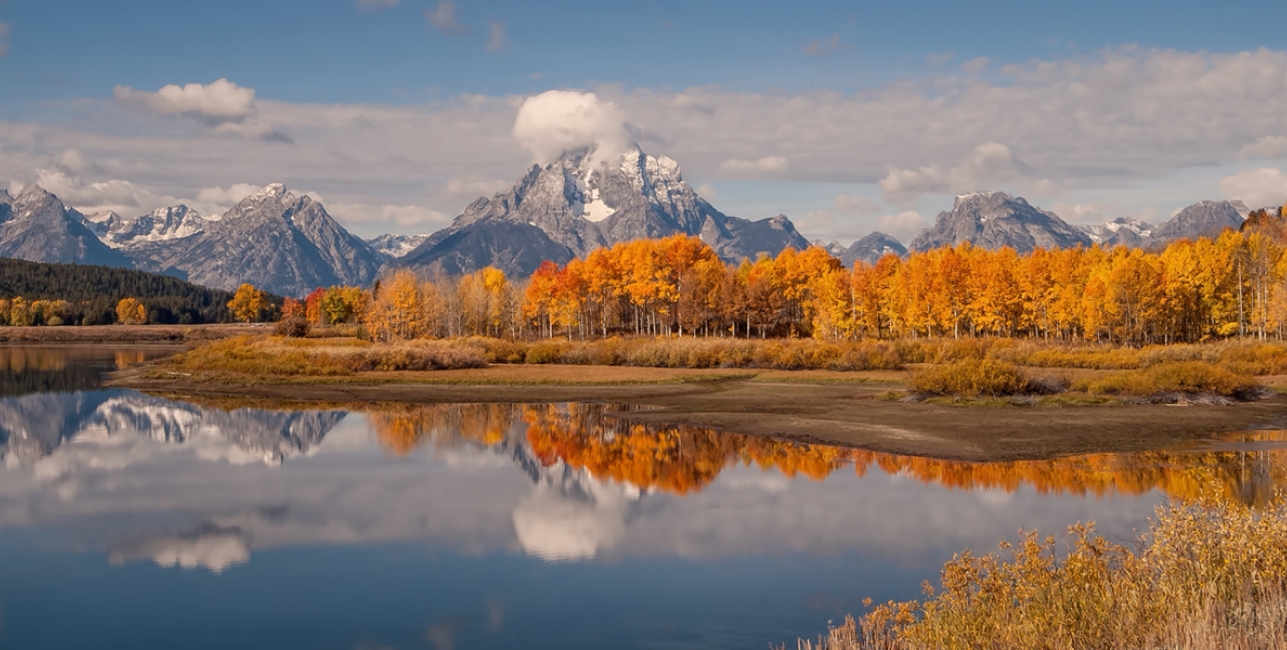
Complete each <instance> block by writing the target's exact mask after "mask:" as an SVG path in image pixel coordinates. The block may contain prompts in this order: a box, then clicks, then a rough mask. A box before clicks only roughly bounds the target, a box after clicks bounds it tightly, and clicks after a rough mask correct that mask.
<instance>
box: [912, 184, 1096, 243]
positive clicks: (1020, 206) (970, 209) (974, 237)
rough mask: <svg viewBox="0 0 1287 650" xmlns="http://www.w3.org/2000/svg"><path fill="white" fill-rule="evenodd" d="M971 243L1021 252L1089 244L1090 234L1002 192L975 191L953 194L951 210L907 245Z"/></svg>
mask: <svg viewBox="0 0 1287 650" xmlns="http://www.w3.org/2000/svg"><path fill="white" fill-rule="evenodd" d="M967 241H968V242H970V243H972V244H974V245H976V246H980V247H982V248H989V249H995V248H1001V247H1003V246H1009V247H1010V248H1013V249H1014V250H1016V251H1018V252H1020V253H1027V252H1030V251H1031V250H1032V249H1034V248H1071V247H1074V246H1079V245H1080V246H1088V245H1090V243H1091V240H1090V237H1089V236H1087V234H1086V233H1084V232H1082V231H1081V230H1079V229H1077V228H1074V227H1073V226H1070V225H1068V224H1067V223H1065V222H1064V220H1063V219H1060V218H1059V216H1058V215H1056V214H1054V213H1053V212H1046V211H1045V210H1041V209H1040V208H1036V207H1034V206H1032V205H1031V204H1029V203H1028V202H1027V201H1026V200H1025V199H1024V198H1023V197H1014V196H1010V195H1009V194H1006V193H1004V192H978V193H975V194H966V195H963V196H958V197H956V201H955V203H954V204H953V205H952V210H951V211H948V212H940V213H939V214H938V218H937V219H935V221H934V226H933V227H932V228H928V229H926V230H924V231H923V232H921V234H920V235H917V237H916V239H915V240H913V241H912V245H911V246H910V247H909V248H910V249H911V250H913V251H925V250H930V249H934V248H939V247H941V246H955V245H956V244H959V243H961V242H967Z"/></svg>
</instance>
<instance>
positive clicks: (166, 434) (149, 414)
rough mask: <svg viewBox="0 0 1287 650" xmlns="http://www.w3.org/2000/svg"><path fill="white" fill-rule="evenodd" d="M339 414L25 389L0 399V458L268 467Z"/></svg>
mask: <svg viewBox="0 0 1287 650" xmlns="http://www.w3.org/2000/svg"><path fill="white" fill-rule="evenodd" d="M343 415H344V414H343V413H341V412H338V411H326V412H299V413H293V412H284V411H264V410H255V409H236V410H233V411H223V410H220V409H205V408H201V407H198V406H195V405H192V404H188V403H184V402H174V401H170V400H166V399H162V398H159V397H151V396H147V395H141V394H139V393H135V392H132V391H120V390H105V391H93V392H87V393H58V394H49V393H44V394H29V395H23V396H21V397H12V398H6V399H0V458H4V460H5V464H13V463H14V462H15V461H17V462H18V463H20V464H21V463H30V464H33V465H35V466H36V471H37V474H38V475H39V476H41V477H43V478H47V479H48V478H54V477H58V476H64V475H68V474H70V473H73V472H74V471H75V469H76V468H77V467H117V468H119V467H125V466H127V465H131V464H133V463H135V462H137V461H138V460H139V459H141V458H145V457H149V456H152V455H155V454H161V453H193V454H195V455H197V456H198V457H200V458H203V459H206V460H222V461H227V462H230V463H233V464H238V465H244V464H250V463H264V464H269V465H276V464H280V463H281V462H282V459H284V458H286V457H287V456H291V455H295V454H299V453H307V452H308V451H309V450H310V449H312V448H314V447H316V446H317V444H318V443H319V442H320V441H321V439H322V436H324V435H326V432H327V431H328V430H329V429H330V428H331V427H333V426H335V423H336V422H338V421H339V419H340V418H342V417H343ZM59 449H61V450H62V451H61V453H58V454H54V453H53V452H54V451H55V450H59Z"/></svg>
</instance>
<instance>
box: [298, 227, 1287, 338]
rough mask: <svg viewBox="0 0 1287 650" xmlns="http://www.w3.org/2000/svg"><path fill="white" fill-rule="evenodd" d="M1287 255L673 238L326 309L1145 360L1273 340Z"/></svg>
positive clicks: (530, 329)
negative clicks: (739, 257) (984, 345)
mask: <svg viewBox="0 0 1287 650" xmlns="http://www.w3.org/2000/svg"><path fill="white" fill-rule="evenodd" d="M1285 251H1287V247H1285V246H1284V244H1283V243H1282V240H1281V239H1280V238H1278V237H1276V236H1274V234H1273V233H1269V232H1264V231H1262V230H1259V229H1251V230H1247V231H1244V232H1236V231H1225V232H1224V233H1223V234H1221V235H1219V236H1218V237H1216V238H1214V239H1210V238H1201V239H1197V240H1193V241H1190V240H1182V241H1177V242H1174V243H1172V244H1170V245H1168V246H1166V247H1165V248H1163V249H1160V250H1150V251H1145V250H1141V249H1128V248H1124V247H1119V248H1113V249H1108V248H1101V247H1099V246H1093V247H1090V248H1073V249H1055V250H1046V249H1037V250H1034V251H1033V252H1031V253H1029V254H1026V255H1021V254H1018V253H1016V252H1015V251H1013V250H1011V249H1008V248H1002V249H1000V250H985V249H982V248H978V247H975V246H971V245H970V244H960V245H958V246H955V247H952V248H940V249H936V250H931V251H927V252H923V253H914V254H911V255H908V256H907V257H905V258H900V257H898V256H896V255H887V256H885V257H884V258H882V259H880V260H879V261H877V262H876V263H875V264H866V263H862V262H859V263H858V264H856V265H855V266H854V267H853V268H844V267H843V266H842V265H841V264H840V262H839V261H838V260H836V259H835V258H834V257H832V256H831V255H830V254H828V253H827V252H826V251H825V250H824V249H822V248H817V247H811V248H809V249H807V250H804V251H795V250H792V249H787V250H784V251H782V253H780V254H779V255H777V256H776V257H770V256H767V255H766V256H761V257H760V258H759V259H756V260H754V261H752V260H744V261H743V262H742V263H740V264H727V263H725V262H723V261H721V260H720V259H719V258H718V256H716V254H715V252H714V251H713V250H712V249H711V248H710V247H708V246H706V245H705V244H704V243H702V242H701V240H700V239H697V238H695V237H685V236H674V237H669V238H666V239H659V240H637V241H632V242H628V243H622V244H618V245H616V246H613V247H612V248H602V249H599V250H596V251H593V252H592V253H590V254H589V255H588V256H587V257H586V258H585V259H575V260H572V261H570V262H568V263H567V264H565V265H562V266H559V265H557V264H554V263H552V262H546V263H545V264H543V265H542V266H541V267H540V268H539V269H537V271H536V273H535V274H534V275H533V276H532V277H531V279H530V280H528V281H527V282H526V283H515V282H511V281H510V280H508V279H507V278H505V277H504V274H503V273H501V272H500V271H498V270H496V269H492V268H487V269H483V270H482V271H479V272H476V273H473V274H470V275H466V276H464V277H462V278H455V279H452V278H444V277H438V278H434V279H431V280H425V279H422V278H418V277H416V276H415V275H414V274H412V273H410V272H408V271H402V272H398V273H395V274H393V275H392V276H389V277H386V278H384V279H383V281H382V282H380V283H377V286H376V287H375V288H374V289H373V291H371V292H370V293H368V294H362V292H360V291H357V290H356V289H353V288H332V289H329V290H326V291H324V292H323V296H329V295H332V294H334V293H337V292H340V291H346V292H348V294H346V295H348V296H349V297H347V298H344V299H343V300H340V299H338V298H337V301H338V302H337V304H342V305H343V309H342V310H340V311H339V312H337V313H339V314H342V318H344V319H348V320H350V321H359V322H361V323H363V324H364V325H365V326H366V329H367V331H368V333H369V334H370V335H371V337H372V338H374V339H377V340H395V339H408V338H416V337H425V336H441V337H447V336H466V335H487V336H512V337H532V336H541V337H567V338H573V339H584V338H592V337H605V336H612V335H662V336H706V337H714V336H723V337H742V338H768V337H788V336H792V337H794V336H800V337H809V336H812V337H816V338H819V339H828V340H859V339H898V338H927V337H930V338H943V337H946V338H963V337H980V336H990V337H1027V338H1039V339H1052V340H1064V341H1074V340H1084V341H1100V342H1105V343H1113V344H1118V345H1145V344H1153V343H1174V342H1194V341H1201V340H1206V339H1211V338H1223V337H1230V336H1239V335H1241V336H1254V337H1257V338H1261V339H1265V338H1270V337H1273V338H1281V337H1282V335H1283V333H1284V331H1285V330H1287V255H1284V252H1285ZM310 299H311V297H310ZM318 300H319V304H320V302H321V300H322V298H320V297H319V299H318ZM309 313H310V319H312V318H314V317H313V315H312V314H313V311H312V309H311V308H310V311H309ZM317 318H318V319H324V320H330V319H331V317H330V316H329V315H326V316H322V315H320V313H319V315H318V316H317Z"/></svg>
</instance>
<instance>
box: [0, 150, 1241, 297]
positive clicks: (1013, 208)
mask: <svg viewBox="0 0 1287 650" xmlns="http://www.w3.org/2000/svg"><path fill="white" fill-rule="evenodd" d="M596 153H597V152H595V151H594V150H592V149H578V150H574V151H569V152H567V153H565V154H563V155H562V156H561V157H559V158H558V159H557V160H555V161H554V162H552V163H549V164H547V165H533V166H532V167H531V168H529V169H528V170H527V172H526V173H525V174H524V175H523V177H522V178H520V179H519V180H518V182H517V183H515V184H514V186H513V187H512V188H510V189H509V190H507V191H505V192H501V193H498V194H495V195H494V196H492V197H490V198H488V197H481V198H479V199H477V200H475V201H474V202H473V203H470V204H469V205H468V206H467V207H466V208H465V210H464V211H463V212H462V213H461V214H460V215H459V216H458V217H456V219H455V220H454V221H453V222H452V223H451V225H450V226H448V227H447V228H444V229H442V230H439V231H437V232H435V233H432V234H422V235H398V234H390V235H381V236H379V237H375V238H373V239H370V240H362V239H360V238H358V237H356V236H354V235H353V234H351V233H349V232H348V231H347V230H345V228H344V227H343V226H342V225H340V224H339V223H338V222H337V221H336V220H335V219H334V218H333V217H331V215H330V214H329V213H328V212H327V211H326V208H325V207H324V206H323V205H322V204H321V203H320V202H319V201H317V200H315V199H313V198H312V197H310V196H307V195H305V196H297V195H295V194H294V193H292V192H290V191H289V190H287V189H286V187H285V186H283V185H281V184H278V183H274V184H270V185H268V186H266V187H264V188H263V189H262V190H260V191H258V192H255V193H253V194H251V195H249V196H247V197H245V198H244V199H242V200H241V201H240V202H239V203H238V204H237V205H235V206H233V207H232V209H230V210H228V211H227V212H225V213H224V214H222V215H213V216H211V215H204V216H203V215H200V214H198V213H197V212H196V211H194V210H192V209H191V208H189V207H187V206H184V205H177V206H172V207H167V208H162V209H159V210H155V211H153V212H150V213H148V214H145V215H141V216H136V217H132V218H126V217H122V216H121V215H119V214H116V213H114V212H103V213H97V214H91V215H88V216H87V215H84V214H82V213H80V212H78V211H77V210H75V209H73V208H70V207H68V206H66V205H64V204H63V203H62V201H60V200H59V199H58V197H56V196H54V195H53V194H50V193H49V192H46V191H45V190H43V189H41V188H40V187H38V186H35V185H32V186H29V187H28V188H27V189H25V190H24V191H22V192H21V193H20V194H18V195H17V196H10V195H9V194H8V193H7V192H4V191H3V190H0V257H13V258H21V259H27V260H32V261H41V262H74V263H78V264H99V265H106V266H118V267H128V268H137V269H141V270H145V271H152V272H160V273H165V274H169V275H174V276H177V277H180V278H183V279H185V280H188V281H191V282H194V283H197V284H202V285H206V286H210V287H214V288H219V289H235V288H236V287H237V286H238V285H239V284H241V283H243V282H250V283H252V284H255V285H257V286H259V287H261V288H264V289H267V290H268V291H271V292H273V293H277V294H280V295H288V296H291V295H293V296H302V295H304V294H306V293H308V292H310V291H311V290H313V289H314V288H316V287H319V286H321V287H324V286H330V285H335V284H349V285H366V284H369V283H370V282H372V281H373V280H374V279H375V278H376V277H377V276H378V275H379V274H380V273H381V272H382V271H383V270H385V269H394V268H406V269H411V270H413V271H416V272H417V273H422V274H428V273H445V274H448V275H457V274H461V273H467V272H471V271H474V270H477V269H479V268H482V267H484V266H495V267H498V268H500V269H502V270H504V271H505V272H506V273H507V274H510V275H512V276H518V277H522V276H526V275H530V274H531V273H532V272H533V271H534V270H535V269H536V267H537V266H539V265H540V264H541V262H543V261H545V260H552V261H554V262H557V263H560V264H561V263H564V262H567V261H568V260H570V259H572V258H574V257H578V256H584V255H585V254H587V253H589V252H590V251H591V250H593V249H595V248H598V247H602V246H612V245H615V244H618V243H622V242H626V241H630V240H634V239H640V238H658V237H666V236H670V235H675V234H684V235H691V236H696V237H700V238H701V239H702V241H704V242H706V243H707V244H708V245H710V246H711V247H712V248H713V249H714V250H715V251H716V252H717V253H718V254H719V255H720V257H722V258H723V259H725V260H727V261H730V262H737V261H740V260H741V259H743V258H752V259H754V258H755V257H757V256H759V255H760V254H769V255H775V254H777V253H778V252H780V251H781V250H782V249H784V248H786V247H793V248H796V249H803V248H805V247H807V246H809V245H810V242H809V241H808V240H806V239H805V238H804V237H803V236H802V235H801V234H800V233H799V231H797V230H796V227H795V225H794V224H793V223H792V222H791V220H790V219H789V218H787V217H786V216H785V215H778V216H776V217H773V218H770V219H761V220H758V221H751V220H747V219H742V218H738V217H733V216H729V215H726V214H724V213H723V212H720V211H719V210H717V209H716V208H715V207H713V206H712V205H711V204H710V203H709V202H707V201H706V200H705V199H703V198H702V197H701V196H700V195H698V193H697V192H696V190H694V188H693V187H692V186H691V185H689V184H688V182H687V181H685V180H684V178H683V174H682V173H681V171H680V168H679V165H678V163H676V162H675V161H674V160H672V159H670V158H669V157H667V156H664V155H659V156H653V155H650V154H647V153H645V152H644V151H642V150H641V149H639V148H638V147H631V148H630V149H628V150H627V151H626V152H624V153H622V154H618V155H615V156H610V157H607V159H606V160H602V159H601V157H600V156H597V155H596ZM1246 214H1247V209H1246V206H1244V205H1242V204H1241V203H1240V202H1229V201H1202V202H1200V203H1197V204H1194V205H1191V206H1189V207H1187V208H1185V209H1184V210H1181V211H1180V212H1179V213H1177V214H1176V215H1175V216H1174V217H1173V218H1171V219H1170V220H1168V221H1166V222H1164V223H1162V224H1160V225H1158V226H1153V225H1151V224H1149V223H1146V222H1143V221H1139V220H1135V219H1130V218H1126V217H1122V218H1118V219H1115V220H1113V221H1109V222H1107V223H1104V224H1100V225H1094V226H1073V225H1070V224H1068V223H1066V222H1065V221H1064V220H1063V219H1061V218H1059V216H1058V215H1056V214H1054V213H1052V212H1049V211H1046V210H1042V209H1040V208H1038V207H1036V206H1033V205H1031V204H1030V203H1028V202H1027V201H1026V200H1025V199H1024V198H1023V197H1016V196H1011V195H1009V194H1006V193H1004V192H977V193H973V194H966V195H962V196H959V197H957V198H956V200H955V202H954V203H953V206H952V209H951V210H948V211H944V212H941V213H939V215H938V216H937V218H936V219H935V222H934V225H933V226H931V227H930V228H927V229H926V230H924V231H923V232H921V234H920V235H918V236H917V237H916V238H915V239H914V240H913V241H912V242H911V244H910V245H909V246H907V247H904V246H903V244H902V243H901V242H899V241H898V240H897V239H895V238H893V237H891V236H889V235H887V234H884V233H880V232H874V233H871V234H869V235H867V236H865V237H863V238H861V239H859V240H857V241H855V242H853V243H852V244H851V245H850V246H847V247H846V246H842V245H841V244H839V243H837V242H833V243H831V244H827V245H825V246H826V247H827V249H828V250H829V251H830V252H831V253H832V254H833V255H835V256H836V257H837V258H839V259H840V260H841V261H842V262H843V263H844V264H845V265H846V266H849V265H852V264H853V263H855V262H857V261H863V262H866V263H875V262H876V261H877V260H878V259H880V258H881V257H882V256H884V255H887V254H890V253H892V254H895V255H900V256H901V255H905V254H906V253H907V252H908V251H909V250H910V251H924V250H928V249H932V248H936V247H939V246H952V245H956V244H959V243H961V242H971V243H973V244H975V245H977V246H981V247H985V248H999V247H1002V246H1009V247H1011V248H1013V249H1015V250H1016V251H1019V252H1021V253H1026V252H1028V251H1031V250H1032V249H1034V248H1037V247H1072V246H1089V245H1092V244H1096V243H1097V244H1101V245H1105V246H1117V245H1125V246H1132V247H1135V246H1140V247H1149V246H1158V245H1163V244H1165V243H1166V242H1169V241H1173V240H1175V239H1181V238H1186V237H1188V238H1191V237H1197V236H1202V235H1211V234H1215V233H1218V232H1220V231H1221V230H1222V229H1224V228H1230V227H1232V228H1237V227H1238V226H1240V225H1241V223H1242V221H1243V219H1244V218H1245V216H1246Z"/></svg>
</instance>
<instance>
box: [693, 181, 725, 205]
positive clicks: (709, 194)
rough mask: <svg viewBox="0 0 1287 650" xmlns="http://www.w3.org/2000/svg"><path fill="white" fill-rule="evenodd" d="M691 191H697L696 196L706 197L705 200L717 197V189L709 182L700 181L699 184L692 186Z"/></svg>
mask: <svg viewBox="0 0 1287 650" xmlns="http://www.w3.org/2000/svg"><path fill="white" fill-rule="evenodd" d="M693 191H695V192H697V195H698V196H700V197H702V198H703V199H706V200H707V201H713V200H715V199H716V198H717V197H719V191H717V190H716V189H715V187H714V186H712V185H711V184H710V183H702V184H701V185H698V186H697V187H695V188H693Z"/></svg>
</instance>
